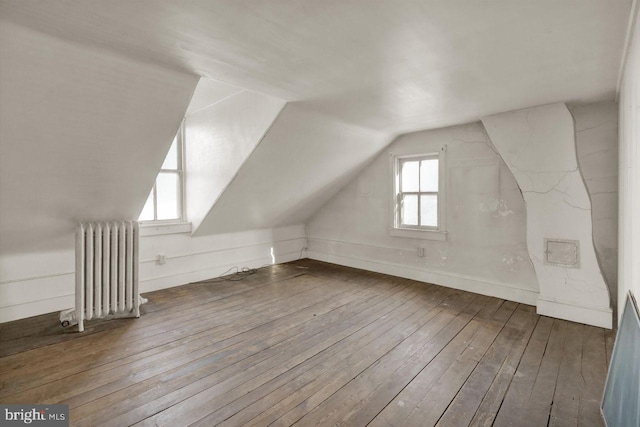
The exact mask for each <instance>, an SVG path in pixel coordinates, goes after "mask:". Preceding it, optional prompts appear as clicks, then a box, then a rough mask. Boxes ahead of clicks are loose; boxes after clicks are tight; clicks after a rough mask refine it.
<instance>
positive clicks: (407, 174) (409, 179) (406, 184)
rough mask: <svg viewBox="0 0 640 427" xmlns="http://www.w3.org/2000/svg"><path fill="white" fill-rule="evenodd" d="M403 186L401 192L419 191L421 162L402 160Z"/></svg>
mask: <svg viewBox="0 0 640 427" xmlns="http://www.w3.org/2000/svg"><path fill="white" fill-rule="evenodd" d="M401 165H402V188H401V189H400V191H401V192H403V193H406V192H412V191H415V192H418V191H420V188H419V187H418V185H419V182H418V179H419V175H418V167H419V165H420V162H418V161H416V162H402V163H401Z"/></svg>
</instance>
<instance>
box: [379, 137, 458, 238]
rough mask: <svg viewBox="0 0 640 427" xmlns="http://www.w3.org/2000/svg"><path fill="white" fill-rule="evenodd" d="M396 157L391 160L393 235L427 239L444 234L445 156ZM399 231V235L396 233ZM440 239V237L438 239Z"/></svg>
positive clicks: (427, 154)
mask: <svg viewBox="0 0 640 427" xmlns="http://www.w3.org/2000/svg"><path fill="white" fill-rule="evenodd" d="M445 151H446V148H445V147H443V148H442V150H440V151H439V152H435V153H426V154H419V155H408V156H394V155H391V159H392V171H393V173H392V175H393V202H392V224H391V230H392V233H391V234H394V235H396V236H404V237H419V238H431V237H428V236H427V234H428V233H418V234H408V233H404V231H405V230H406V231H408V232H413V231H418V232H425V231H426V232H429V231H431V232H439V233H444V231H445V229H444V219H445V218H444V191H443V190H444V167H443V163H444V153H445ZM393 230H399V231H400V233H399V234H398V233H394V232H393ZM435 238H441V237H435Z"/></svg>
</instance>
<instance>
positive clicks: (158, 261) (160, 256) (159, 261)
mask: <svg viewBox="0 0 640 427" xmlns="http://www.w3.org/2000/svg"><path fill="white" fill-rule="evenodd" d="M166 263H167V258H166V257H165V256H164V255H163V254H158V255H157V256H156V264H158V265H162V264H166Z"/></svg>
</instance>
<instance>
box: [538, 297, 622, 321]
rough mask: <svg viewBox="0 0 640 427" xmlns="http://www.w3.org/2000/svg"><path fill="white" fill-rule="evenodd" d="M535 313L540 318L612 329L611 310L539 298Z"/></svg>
mask: <svg viewBox="0 0 640 427" xmlns="http://www.w3.org/2000/svg"><path fill="white" fill-rule="evenodd" d="M536 306H537V313H538V314H539V315H541V316H549V317H555V318H557V319H563V320H569V321H571V322H577V323H584V324H586V325H591V326H598V327H600V328H605V329H612V328H613V310H612V309H611V308H593V307H583V306H577V305H574V304H570V303H567V302H562V301H551V300H548V299H545V298H543V297H539V298H538V301H537V304H536Z"/></svg>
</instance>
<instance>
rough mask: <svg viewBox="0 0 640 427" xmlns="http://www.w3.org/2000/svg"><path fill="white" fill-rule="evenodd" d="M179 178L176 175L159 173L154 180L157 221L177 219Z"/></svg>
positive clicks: (178, 216) (178, 213)
mask: <svg viewBox="0 0 640 427" xmlns="http://www.w3.org/2000/svg"><path fill="white" fill-rule="evenodd" d="M179 184H180V176H179V175H178V174H177V173H159V174H158V179H157V180H156V197H157V199H158V219H159V220H162V219H179V218H180V212H179V210H178V206H179V205H178V197H179V196H180V191H179V190H178V188H179V187H178V186H179Z"/></svg>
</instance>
